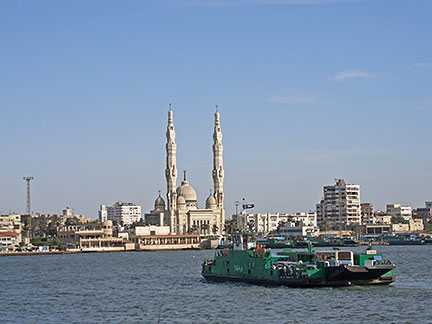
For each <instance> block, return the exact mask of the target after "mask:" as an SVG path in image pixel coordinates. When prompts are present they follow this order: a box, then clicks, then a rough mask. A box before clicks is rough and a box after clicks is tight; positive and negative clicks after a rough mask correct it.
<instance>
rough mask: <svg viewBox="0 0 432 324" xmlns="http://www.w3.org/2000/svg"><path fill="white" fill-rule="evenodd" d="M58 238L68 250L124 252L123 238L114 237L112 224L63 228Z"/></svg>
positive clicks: (91, 224) (59, 230) (58, 232)
mask: <svg viewBox="0 0 432 324" xmlns="http://www.w3.org/2000/svg"><path fill="white" fill-rule="evenodd" d="M57 237H58V238H59V239H61V240H63V242H64V243H65V244H66V248H68V249H80V250H83V251H116V250H123V249H124V246H123V238H121V237H120V238H119V237H114V236H113V229H112V222H111V221H106V222H103V223H88V224H85V225H71V226H62V227H60V228H59V229H58V231H57Z"/></svg>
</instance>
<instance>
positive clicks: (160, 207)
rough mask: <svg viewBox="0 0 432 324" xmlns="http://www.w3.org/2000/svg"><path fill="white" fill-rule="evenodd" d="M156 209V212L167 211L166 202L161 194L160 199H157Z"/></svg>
mask: <svg viewBox="0 0 432 324" xmlns="http://www.w3.org/2000/svg"><path fill="white" fill-rule="evenodd" d="M154 209H155V210H165V200H163V198H162V197H161V195H160V194H159V197H157V198H156V200H155V203H154Z"/></svg>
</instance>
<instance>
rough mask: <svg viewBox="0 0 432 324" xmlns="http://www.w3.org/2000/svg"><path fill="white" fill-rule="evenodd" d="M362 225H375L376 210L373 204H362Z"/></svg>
mask: <svg viewBox="0 0 432 324" xmlns="http://www.w3.org/2000/svg"><path fill="white" fill-rule="evenodd" d="M360 211H361V219H362V224H375V223H376V221H375V216H374V208H373V205H372V204H371V203H361V204H360Z"/></svg>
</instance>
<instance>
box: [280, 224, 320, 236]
mask: <svg viewBox="0 0 432 324" xmlns="http://www.w3.org/2000/svg"><path fill="white" fill-rule="evenodd" d="M278 233H279V235H283V236H296V237H306V236H307V237H316V236H318V235H319V227H318V226H313V225H303V224H300V223H298V222H291V221H289V222H286V223H284V224H281V225H280V226H279V228H278Z"/></svg>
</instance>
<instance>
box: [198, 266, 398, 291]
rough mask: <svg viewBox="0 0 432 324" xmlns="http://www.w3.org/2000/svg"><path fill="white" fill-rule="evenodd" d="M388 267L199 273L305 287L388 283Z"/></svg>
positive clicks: (212, 278) (391, 278)
mask: <svg viewBox="0 0 432 324" xmlns="http://www.w3.org/2000/svg"><path fill="white" fill-rule="evenodd" d="M393 268H394V267H393V266H388V267H369V268H366V267H355V268H352V267H331V268H330V269H328V272H327V274H326V277H325V278H289V277H288V278H287V277H284V278H278V279H265V278H256V277H244V276H228V275H218V274H213V273H205V272H203V273H201V274H202V276H203V277H204V278H205V279H206V280H210V281H219V282H220V281H235V282H247V283H251V284H257V285H272V286H287V287H293V288H307V287H311V288H312V287H343V286H352V285H389V284H391V283H392V282H394V281H395V276H394V275H385V274H386V273H387V272H389V271H390V270H392V269H393Z"/></svg>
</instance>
